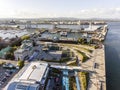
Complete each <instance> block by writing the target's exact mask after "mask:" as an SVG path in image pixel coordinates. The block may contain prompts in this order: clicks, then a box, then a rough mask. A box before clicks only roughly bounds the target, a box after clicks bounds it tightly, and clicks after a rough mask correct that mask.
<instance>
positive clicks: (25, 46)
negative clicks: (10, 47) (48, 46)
mask: <svg viewBox="0 0 120 90" xmlns="http://www.w3.org/2000/svg"><path fill="white" fill-rule="evenodd" d="M33 51H34V47H33V42H32V41H30V40H24V41H23V42H22V45H21V46H20V48H19V49H17V50H16V51H15V52H14V57H15V60H25V58H28V57H29V56H30V55H31V54H32V53H33Z"/></svg>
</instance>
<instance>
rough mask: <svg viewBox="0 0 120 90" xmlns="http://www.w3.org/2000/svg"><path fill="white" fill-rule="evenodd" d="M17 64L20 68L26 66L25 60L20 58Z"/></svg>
mask: <svg viewBox="0 0 120 90" xmlns="http://www.w3.org/2000/svg"><path fill="white" fill-rule="evenodd" d="M17 65H18V67H19V68H22V67H23V66H24V61H23V60H18V63H17Z"/></svg>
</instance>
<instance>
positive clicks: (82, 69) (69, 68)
mask: <svg viewBox="0 0 120 90" xmlns="http://www.w3.org/2000/svg"><path fill="white" fill-rule="evenodd" d="M50 67H52V68H57V69H61V70H75V71H81V72H89V73H95V71H92V70H87V69H84V68H82V67H80V66H62V65H51V66H50Z"/></svg>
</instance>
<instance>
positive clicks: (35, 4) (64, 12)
mask: <svg viewBox="0 0 120 90" xmlns="http://www.w3.org/2000/svg"><path fill="white" fill-rule="evenodd" d="M53 17H75V18H120V0H0V18H53Z"/></svg>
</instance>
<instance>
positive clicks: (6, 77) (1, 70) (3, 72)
mask: <svg viewBox="0 0 120 90" xmlns="http://www.w3.org/2000/svg"><path fill="white" fill-rule="evenodd" d="M17 72H18V70H17V69H15V68H13V69H8V68H5V67H3V66H2V65H0V90H1V89H2V88H3V87H5V86H6V85H7V83H8V82H9V81H10V80H11V78H12V77H13V76H14V75H15V74H16V73H17Z"/></svg>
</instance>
